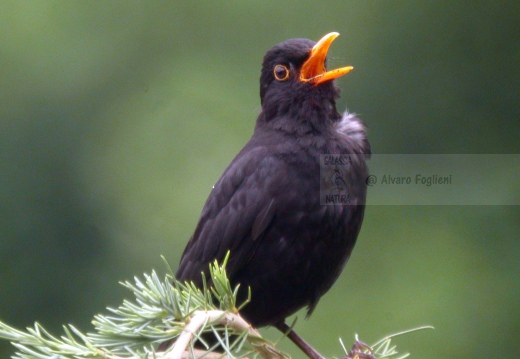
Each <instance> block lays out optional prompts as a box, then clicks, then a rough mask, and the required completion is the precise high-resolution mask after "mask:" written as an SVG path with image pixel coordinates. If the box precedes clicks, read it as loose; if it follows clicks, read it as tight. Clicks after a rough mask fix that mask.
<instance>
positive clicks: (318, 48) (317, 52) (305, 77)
mask: <svg viewBox="0 0 520 359" xmlns="http://www.w3.org/2000/svg"><path fill="white" fill-rule="evenodd" d="M338 36H339V33H337V32H331V33H330V34H327V35H325V36H323V37H322V38H321V40H320V41H318V42H317V43H316V45H314V47H313V48H312V50H311V56H310V57H309V58H308V59H307V61H305V62H304V63H303V66H302V69H301V71H300V81H303V82H311V83H313V84H314V85H319V84H321V83H323V82H326V81H330V80H334V79H336V78H338V77H340V76H343V75H345V74H346V73H348V72H350V71H351V70H353V69H354V68H353V67H352V66H347V67H341V68H339V69H335V70H331V71H327V69H326V68H325V60H326V58H327V52H328V51H329V47H330V45H331V44H332V41H334V39H335V38H336V37H338Z"/></svg>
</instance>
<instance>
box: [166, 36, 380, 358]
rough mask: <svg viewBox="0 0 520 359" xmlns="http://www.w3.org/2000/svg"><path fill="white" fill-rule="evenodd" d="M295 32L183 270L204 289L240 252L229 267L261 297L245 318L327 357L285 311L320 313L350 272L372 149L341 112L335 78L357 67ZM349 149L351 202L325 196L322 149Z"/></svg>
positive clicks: (267, 70)
mask: <svg viewBox="0 0 520 359" xmlns="http://www.w3.org/2000/svg"><path fill="white" fill-rule="evenodd" d="M338 35H339V34H338V33H330V34H328V35H325V36H324V37H323V38H322V39H321V40H320V41H319V42H318V43H315V42H313V41H311V40H307V39H291V40H287V41H284V42H282V43H280V44H278V45H276V46H274V47H273V48H272V49H270V50H269V51H268V52H267V53H266V55H265V57H264V61H263V67H262V72H261V77H260V99H261V104H262V109H261V112H260V114H259V116H258V119H257V121H256V127H255V130H254V134H253V136H252V137H251V139H250V140H249V142H248V143H247V144H246V145H245V146H244V148H243V149H242V150H241V151H240V152H239V153H238V155H237V156H236V157H235V159H234V160H233V161H232V162H231V164H230V165H229V166H228V168H227V169H226V170H225V171H224V173H223V174H222V177H221V178H220V179H219V180H218V182H217V183H216V184H215V186H214V188H213V190H212V192H211V194H210V195H209V198H208V200H207V202H206V204H205V206H204V209H203V210H202V214H201V217H200V220H199V223H198V225H197V227H196V229H195V233H194V234H193V237H192V238H191V239H190V241H189V243H188V245H187V246H186V249H185V250H184V253H183V255H182V259H181V262H180V266H179V269H178V271H177V273H176V277H177V279H178V280H181V281H193V282H194V283H195V284H197V285H199V286H201V285H202V280H201V272H205V273H207V272H208V265H209V263H210V262H213V261H214V260H215V259H217V260H219V261H221V260H222V259H223V258H224V257H225V255H226V253H227V252H228V251H230V253H231V256H230V258H229V261H228V264H227V272H228V275H229V278H230V281H231V283H232V284H233V285H237V284H240V285H241V289H242V292H241V297H242V298H245V296H246V294H247V288H248V287H250V288H251V302H250V303H249V304H248V305H246V306H245V307H244V308H243V310H242V311H241V315H242V316H243V317H244V318H245V319H246V320H247V321H249V322H250V323H252V324H253V325H254V326H256V327H261V326H266V325H273V326H275V327H277V328H278V329H280V330H282V331H284V332H288V336H289V337H290V338H291V339H292V340H293V341H295V342H296V344H297V345H299V346H300V348H302V349H303V350H304V351H305V352H306V353H307V355H309V356H311V357H313V358H320V357H321V356H320V355H319V354H318V353H317V352H316V351H315V350H314V349H312V347H310V346H309V345H308V344H306V343H305V342H304V341H303V339H301V338H300V337H298V336H297V335H296V333H294V332H293V331H292V330H291V329H290V328H289V327H288V326H287V325H286V324H285V318H286V317H288V316H289V315H291V314H293V313H294V312H296V311H297V310H299V309H301V308H302V307H305V306H307V307H308V315H310V314H311V313H312V311H313V310H314V308H315V307H316V304H317V303H318V301H319V299H320V297H321V296H322V295H323V294H324V293H325V292H327V291H328V290H329V289H330V287H331V286H332V284H333V283H334V281H335V280H336V279H337V277H338V276H339V274H340V273H341V271H342V269H343V266H344V265H345V263H346V261H347V260H348V258H349V256H350V253H351V252H352V249H353V247H354V244H355V242H356V238H357V236H358V234H359V231H360V228H361V223H362V221H363V213H364V208H365V198H366V183H365V179H366V177H367V167H366V164H365V159H366V158H368V157H369V155H370V145H369V143H368V140H367V138H366V133H365V126H364V125H363V123H362V122H361V121H360V120H359V119H358V118H356V117H355V116H354V115H352V114H349V113H348V112H345V113H344V114H343V115H341V114H339V113H338V111H337V110H336V98H338V97H339V89H338V88H337V87H336V86H335V84H334V79H336V78H338V77H340V76H342V75H344V74H346V73H347V72H349V71H350V70H352V67H344V68H340V69H336V70H332V71H327V70H326V65H325V60H326V56H327V52H328V49H329V46H330V45H331V43H332V41H334V39H335V38H336V37H337V36H338ZM326 154H333V155H344V156H345V155H346V156H349V157H350V165H349V166H350V167H349V169H348V174H347V178H346V181H345V183H346V184H347V187H348V195H349V196H348V198H349V203H348V204H339V205H338V204H336V205H325V204H323V203H322V202H321V201H320V181H322V180H324V178H323V177H324V176H325V175H326V174H323V173H321V174H320V155H326Z"/></svg>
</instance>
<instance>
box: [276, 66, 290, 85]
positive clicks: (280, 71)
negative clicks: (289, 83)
mask: <svg viewBox="0 0 520 359" xmlns="http://www.w3.org/2000/svg"><path fill="white" fill-rule="evenodd" d="M273 72H274V77H275V79H277V80H278V81H285V80H287V79H288V78H289V75H290V74H291V73H290V71H289V69H288V68H287V67H286V66H284V65H276V66H275V67H274V71H273Z"/></svg>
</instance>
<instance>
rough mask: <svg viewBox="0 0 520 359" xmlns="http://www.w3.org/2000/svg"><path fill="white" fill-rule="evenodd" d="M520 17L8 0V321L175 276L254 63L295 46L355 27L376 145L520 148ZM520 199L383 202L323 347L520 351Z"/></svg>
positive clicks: (310, 325)
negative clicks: (383, 341)
mask: <svg viewBox="0 0 520 359" xmlns="http://www.w3.org/2000/svg"><path fill="white" fill-rule="evenodd" d="M519 19H520V2H515V1H487V2H486V1H483V2H473V1H457V2H453V1H446V2H443V1H383V0H381V1H374V0H370V1H359V2H348V1H320V2H281V1H264V2H245V1H244V2H240V1H230V2H196V1H195V2H173V1H172V2H166V1H163V2H160V1H150V2H146V1H96V2H95V1H83V2H80V1H5V0H3V1H1V2H0V182H1V186H0V218H1V225H0V320H2V321H5V322H7V323H9V324H12V325H15V326H17V327H25V326H27V325H31V324H32V323H33V322H34V321H35V320H37V321H39V322H41V323H42V324H43V325H44V326H46V327H48V328H50V329H52V330H53V331H55V332H58V331H59V330H60V325H61V324H62V323H73V324H74V325H77V326H78V327H79V328H81V329H83V330H90V329H91V325H90V320H91V318H92V316H93V314H95V313H99V312H103V311H104V308H105V307H106V306H117V305H118V304H119V303H120V302H121V301H122V299H123V298H124V297H128V294H129V293H127V292H126V291H125V290H124V289H122V288H121V287H120V286H119V285H118V284H117V283H118V281H120V280H125V279H131V278H132V277H133V276H134V275H139V274H141V273H142V272H144V271H150V270H151V269H152V268H156V269H158V270H159V271H161V272H164V267H163V265H162V262H161V260H160V257H159V256H160V254H164V255H165V256H166V257H167V258H168V260H169V261H170V263H171V264H172V266H173V267H174V268H175V267H176V265H177V263H178V261H179V259H180V255H181V253H182V249H183V248H184V245H185V244H186V242H187V240H188V238H189V237H190V235H191V233H192V231H193V229H194V227H195V224H196V222H197V219H198V216H199V214H200V211H201V209H202V206H203V204H204V201H205V199H206V197H207V195H208V193H209V191H210V189H211V186H212V185H213V183H215V181H216V180H217V179H218V177H219V175H220V174H221V172H222V171H223V170H224V168H225V167H226V165H227V164H228V163H229V162H230V161H231V160H232V158H233V157H234V155H235V154H236V153H237V152H238V151H239V150H240V148H241V147H242V146H243V144H244V143H245V142H246V141H247V140H248V138H249V136H250V135H251V133H252V130H253V126H254V122H255V119H256V116H257V114H258V111H259V108H260V107H259V106H260V105H259V98H258V92H259V91H258V78H259V73H260V64H261V60H262V57H263V55H264V53H265V51H267V50H268V49H269V48H270V47H271V46H273V45H274V44H277V43H278V42H281V41H283V40H285V39H288V38H292V37H307V38H311V39H314V40H317V39H319V38H320V37H321V36H323V35H324V34H326V33H328V32H330V31H337V32H339V33H341V35H342V36H341V37H339V38H338V39H337V40H336V41H335V43H334V44H333V46H332V48H331V53H330V57H329V65H330V66H343V65H353V66H354V67H355V70H354V71H353V72H352V73H350V74H348V75H347V76H345V77H343V78H341V79H340V80H339V81H338V83H339V86H340V87H341V89H342V93H343V97H342V98H341V99H340V100H339V101H338V108H339V109H340V110H342V109H344V108H345V107H346V106H348V108H349V109H350V110H351V111H354V112H356V113H359V114H361V117H362V118H363V119H364V120H365V122H366V123H367V124H368V126H369V128H370V140H371V142H372V146H373V151H374V152H376V153H477V154H479V153H495V154H500V153H520V144H519V138H520V21H519ZM503 171H506V172H507V168H504V169H503ZM508 181H511V183H513V182H515V183H516V182H517V181H518V178H509V179H508ZM511 183H505V184H504V185H511ZM478 195H479V194H478V193H475V196H478ZM519 209H520V208H519V207H518V206H439V207H435V206H421V207H412V206H369V207H368V209H367V213H366V220H365V223H364V227H363V230H362V233H361V236H360V238H359V243H358V245H357V247H356V250H355V251H354V254H353V256H352V258H351V260H350V262H349V264H348V265H347V267H346V269H345V271H344V273H343V275H342V276H341V277H340V279H339V280H338V282H337V283H336V285H335V286H334V287H333V289H332V290H331V291H330V292H329V293H328V294H327V295H326V296H325V297H323V299H322V300H321V302H320V304H319V305H318V307H317V309H316V311H315V313H314V314H313V316H312V317H311V319H310V320H307V321H306V320H303V318H304V315H303V313H300V314H299V319H300V320H299V321H298V323H297V329H298V331H299V332H300V334H302V335H303V336H304V337H306V338H308V339H309V340H310V342H311V343H313V344H314V345H315V346H316V347H317V349H318V350H320V351H321V352H323V354H325V355H327V356H329V357H331V356H333V355H335V356H341V354H342V353H341V347H340V345H339V343H338V337H340V336H341V337H342V338H343V339H344V341H345V342H346V343H352V341H353V335H354V333H359V334H360V337H361V338H362V339H363V340H365V341H367V342H369V343H372V342H374V341H375V340H377V339H379V338H380V337H382V336H383V335H386V334H390V333H393V332H396V331H400V330H403V329H407V328H411V327H415V326H419V325H423V324H431V325H434V326H435V327H436V330H435V331H423V332H419V333H414V334H410V335H407V336H404V337H401V338H399V339H396V343H397V344H398V345H399V346H400V348H401V349H402V350H405V351H411V352H412V354H413V357H414V358H489V357H500V358H516V357H517V356H518V353H519V352H520V344H519V341H518V333H519V332H520V291H519V289H520V277H519V276H520V263H519V262H520V260H519V259H520V257H519V255H520V242H519V240H518V233H519V232H520V221H519V219H520V216H519V214H520V210H519ZM263 332H264V333H265V334H266V335H267V336H268V337H270V338H273V339H274V338H277V337H278V334H277V333H276V332H275V331H273V330H272V329H268V330H264V331H263ZM349 345H350V344H349ZM281 348H283V349H285V350H287V351H289V352H290V353H291V354H292V355H293V357H294V358H301V357H302V355H301V354H300V353H299V352H298V350H296V349H295V348H294V347H293V346H292V345H291V344H289V343H288V342H287V341H283V342H282V344H281ZM13 352H14V350H13V348H12V347H11V346H10V345H9V343H7V342H5V341H2V342H0V357H8V356H9V355H10V354H12V353H13Z"/></svg>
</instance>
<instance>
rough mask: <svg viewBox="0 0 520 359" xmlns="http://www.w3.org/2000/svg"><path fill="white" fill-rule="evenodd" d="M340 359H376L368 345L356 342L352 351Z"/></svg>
mask: <svg viewBox="0 0 520 359" xmlns="http://www.w3.org/2000/svg"><path fill="white" fill-rule="evenodd" d="M342 359H376V357H375V355H374V351H373V350H372V348H371V347H370V345H368V344H366V343H363V342H362V341H360V340H356V342H355V343H354V345H353V346H352V349H350V350H349V352H348V353H347V355H345V356H344V357H343V358H342Z"/></svg>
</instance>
